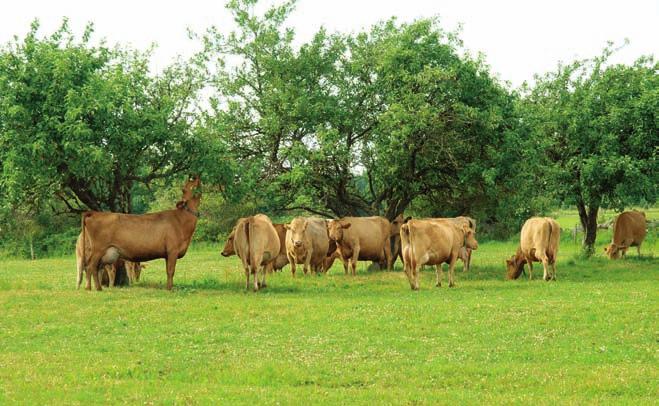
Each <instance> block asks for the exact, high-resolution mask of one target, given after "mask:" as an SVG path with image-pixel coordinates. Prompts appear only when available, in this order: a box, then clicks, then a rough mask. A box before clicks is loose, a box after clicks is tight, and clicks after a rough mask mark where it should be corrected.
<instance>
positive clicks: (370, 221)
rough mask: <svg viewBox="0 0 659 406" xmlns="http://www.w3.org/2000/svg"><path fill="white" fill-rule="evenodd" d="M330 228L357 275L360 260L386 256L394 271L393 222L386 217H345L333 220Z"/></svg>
mask: <svg viewBox="0 0 659 406" xmlns="http://www.w3.org/2000/svg"><path fill="white" fill-rule="evenodd" d="M327 229H328V231H329V238H330V239H332V240H334V241H335V242H336V244H337V247H338V249H339V250H340V253H341V256H342V258H343V259H344V260H347V261H348V262H349V266H350V267H351V268H352V274H353V275H356V273H357V261H360V260H361V261H375V262H380V261H381V260H382V258H383V256H384V259H385V260H386V262H387V269H388V270H391V245H390V234H391V223H389V220H387V219H386V218H384V217H343V218H341V219H339V220H330V221H329V222H328V223H327Z"/></svg>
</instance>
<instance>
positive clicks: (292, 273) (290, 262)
mask: <svg viewBox="0 0 659 406" xmlns="http://www.w3.org/2000/svg"><path fill="white" fill-rule="evenodd" d="M286 256H287V257H288V263H289V264H291V275H293V278H295V259H294V258H293V257H292V256H290V255H288V254H287V255H286Z"/></svg>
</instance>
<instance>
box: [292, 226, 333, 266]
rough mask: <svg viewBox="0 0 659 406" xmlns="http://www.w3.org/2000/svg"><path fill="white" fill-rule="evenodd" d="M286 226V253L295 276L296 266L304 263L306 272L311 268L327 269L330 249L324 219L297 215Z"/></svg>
mask: <svg viewBox="0 0 659 406" xmlns="http://www.w3.org/2000/svg"><path fill="white" fill-rule="evenodd" d="M284 227H285V228H286V230H287V231H286V255H287V256H288V262H289V263H290V264H291V273H292V275H293V276H295V266H296V265H297V264H303V271H304V274H305V275H306V274H307V271H308V270H309V269H311V270H312V271H313V272H315V273H318V272H319V271H320V272H323V271H324V270H325V259H326V258H327V252H328V251H329V245H330V244H329V241H330V240H329V236H328V233H327V225H326V223H325V220H324V219H321V218H317V217H296V218H295V219H293V221H291V223H290V224H286V225H285V226H284Z"/></svg>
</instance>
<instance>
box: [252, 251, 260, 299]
mask: <svg viewBox="0 0 659 406" xmlns="http://www.w3.org/2000/svg"><path fill="white" fill-rule="evenodd" d="M250 262H251V263H250V268H251V273H252V274H253V275H252V276H253V277H254V292H258V290H259V268H261V262H263V254H261V255H255V256H254V257H252V259H250Z"/></svg>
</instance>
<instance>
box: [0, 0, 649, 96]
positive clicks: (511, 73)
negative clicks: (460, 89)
mask: <svg viewBox="0 0 659 406" xmlns="http://www.w3.org/2000/svg"><path fill="white" fill-rule="evenodd" d="M272 2H273V0H264V1H263V3H264V4H271V3H272ZM435 15H439V16H440V19H441V21H442V26H443V27H444V28H445V29H447V30H452V29H454V28H455V27H456V26H457V25H458V24H459V23H462V24H463V34H462V39H463V40H464V43H465V46H466V48H468V49H469V50H471V51H472V52H474V53H475V52H478V51H480V52H484V53H485V54H486V55H487V61H488V63H489V64H490V65H491V66H492V68H493V71H494V72H495V73H497V74H498V75H499V77H500V78H501V79H503V80H507V81H510V82H512V84H513V85H515V86H517V85H519V84H521V83H522V82H523V81H524V80H530V79H532V77H533V74H534V73H544V72H547V71H549V70H553V69H554V68H555V67H556V64H557V62H558V61H559V60H562V61H571V60H573V59H574V58H575V57H590V56H594V55H598V54H599V53H600V51H601V50H602V48H603V47H604V46H605V45H606V41H608V40H612V41H615V42H616V43H618V44H620V43H622V42H623V40H624V39H625V38H628V39H629V40H630V41H631V43H630V45H629V46H627V47H626V48H625V49H624V50H623V51H621V52H620V53H619V54H618V55H617V57H616V58H615V59H616V61H620V62H627V63H629V62H632V61H633V60H635V59H636V58H637V57H638V56H640V55H644V54H645V55H647V54H651V55H654V56H655V57H657V55H659V0H627V1H620V0H618V1H610V0H606V1H604V0H602V1H580V0H570V1H566V0H553V1H512V0H508V1H506V0H500V1H478V0H435V1H432V0H402V1H395V0H380V1H378V0H298V5H297V9H296V11H295V12H294V13H293V15H292V16H291V17H290V19H289V21H288V24H289V25H290V26H292V27H294V28H295V29H296V32H297V40H298V41H305V40H307V39H309V38H310V37H311V36H312V35H313V34H314V33H315V32H316V31H317V30H318V28H319V27H320V26H321V25H324V26H325V27H326V28H327V29H328V30H329V31H340V32H356V31H360V30H362V29H364V28H367V27H369V26H370V25H372V24H373V23H375V22H377V21H380V20H383V19H387V18H389V17H391V16H397V17H398V19H399V21H411V20H413V19H415V18H418V17H429V16H435ZM63 16H67V17H69V18H70V22H71V25H72V27H73V28H74V29H75V30H76V31H78V32H80V31H82V28H83V27H84V25H85V24H86V22H88V21H93V22H94V23H95V26H96V34H97V36H98V37H99V38H100V37H104V38H106V39H107V40H108V42H109V43H116V42H121V43H125V44H130V45H132V46H134V47H137V48H146V47H148V46H149V45H150V44H151V43H154V42H155V43H157V44H158V48H157V51H156V53H155V56H154V68H155V69H159V68H161V67H163V66H165V65H166V64H167V63H169V61H171V59H172V58H174V57H175V56H176V55H178V54H182V55H187V54H189V53H190V52H191V50H193V49H195V48H196V46H197V44H195V43H194V42H191V41H189V40H188V39H187V35H186V28H188V27H190V28H192V29H193V30H194V31H197V32H202V31H203V30H204V29H205V28H207V27H209V26H210V25H216V26H217V27H218V28H220V29H221V30H222V31H226V32H228V31H230V29H231V28H232V20H231V18H230V15H229V13H228V11H227V10H226V9H225V8H224V1H210V0H186V1H184V2H174V1H138V0H133V1H127V0H114V1H105V2H100V1H74V0H59V1H35V0H22V1H11V2H5V4H3V6H2V12H1V13H0V43H5V42H7V41H8V40H10V39H11V38H12V36H13V35H15V34H19V35H20V36H23V35H24V34H25V33H26V32H27V31H28V29H29V24H30V21H32V20H33V19H34V18H35V17H36V18H39V20H40V21H41V26H42V32H44V33H50V32H52V31H53V30H54V29H55V28H56V27H57V26H59V24H60V22H61V18H62V17H63Z"/></svg>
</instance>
